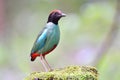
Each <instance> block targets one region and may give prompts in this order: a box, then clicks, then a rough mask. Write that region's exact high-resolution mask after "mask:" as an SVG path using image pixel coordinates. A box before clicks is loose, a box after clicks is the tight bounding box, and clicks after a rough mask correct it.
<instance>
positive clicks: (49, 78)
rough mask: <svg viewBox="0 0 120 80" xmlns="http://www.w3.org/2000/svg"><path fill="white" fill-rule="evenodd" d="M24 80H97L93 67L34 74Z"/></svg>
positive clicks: (69, 67)
mask: <svg viewBox="0 0 120 80" xmlns="http://www.w3.org/2000/svg"><path fill="white" fill-rule="evenodd" d="M24 80H98V72H97V70H96V69H95V68H94V67H86V66H68V67H65V68H61V69H55V70H53V71H50V72H34V73H31V74H30V75H29V76H28V77H26V78H25V79H24Z"/></svg>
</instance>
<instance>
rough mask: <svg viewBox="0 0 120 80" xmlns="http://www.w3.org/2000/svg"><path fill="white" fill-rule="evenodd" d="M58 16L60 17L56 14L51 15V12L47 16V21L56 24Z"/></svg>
mask: <svg viewBox="0 0 120 80" xmlns="http://www.w3.org/2000/svg"><path fill="white" fill-rule="evenodd" d="M60 18H61V17H58V16H57V15H52V14H51V15H50V16H49V17H48V21H47V23H49V22H52V23H54V24H56V25H58V21H59V19H60Z"/></svg>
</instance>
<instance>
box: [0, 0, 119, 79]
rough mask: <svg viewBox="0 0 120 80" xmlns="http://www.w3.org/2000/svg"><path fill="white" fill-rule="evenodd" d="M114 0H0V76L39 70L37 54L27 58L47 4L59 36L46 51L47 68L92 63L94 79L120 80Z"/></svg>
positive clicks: (116, 4) (22, 75) (116, 3)
mask: <svg viewBox="0 0 120 80" xmlns="http://www.w3.org/2000/svg"><path fill="white" fill-rule="evenodd" d="M119 5H120V2H119V0H118V1H117V0H0V80H23V79H24V78H25V77H26V76H27V75H29V74H30V73H32V72H36V71H37V72H40V71H43V68H42V67H41V63H40V61H39V58H37V59H36V60H35V61H34V62H31V61H30V51H31V48H32V46H33V43H34V41H35V39H36V37H37V35H38V33H39V31H41V30H42V28H43V27H44V25H45V24H46V21H47V18H48V15H49V13H50V12H51V10H54V9H60V10H62V12H64V13H66V14H67V16H66V17H65V18H62V19H61V20H60V21H59V26H60V30H61V39H60V43H59V45H58V47H57V48H56V49H55V50H54V51H53V52H51V54H48V55H47V56H46V58H47V60H48V62H49V63H50V64H51V66H52V68H61V67H65V66H68V65H80V66H83V65H86V66H95V67H96V68H97V69H98V72H99V80H120V36H119V35H120V26H119V25H120V24H119V22H120V19H119V17H120V14H119V12H120V10H119V9H120V7H119Z"/></svg>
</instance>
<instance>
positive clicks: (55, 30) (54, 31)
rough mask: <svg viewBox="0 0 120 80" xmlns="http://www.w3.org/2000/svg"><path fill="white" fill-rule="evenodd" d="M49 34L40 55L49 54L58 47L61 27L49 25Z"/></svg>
mask: <svg viewBox="0 0 120 80" xmlns="http://www.w3.org/2000/svg"><path fill="white" fill-rule="evenodd" d="M47 29H48V34H47V41H46V43H45V46H44V47H43V48H42V49H41V50H40V53H43V54H44V53H46V52H49V51H50V50H51V49H53V48H54V46H55V45H58V43H59V39H60V30H59V26H58V25H55V24H53V23H51V22H50V23H49V24H48V25H47Z"/></svg>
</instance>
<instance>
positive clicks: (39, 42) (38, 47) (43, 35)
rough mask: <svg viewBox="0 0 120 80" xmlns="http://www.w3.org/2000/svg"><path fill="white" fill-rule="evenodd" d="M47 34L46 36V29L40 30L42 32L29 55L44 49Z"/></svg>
mask: <svg viewBox="0 0 120 80" xmlns="http://www.w3.org/2000/svg"><path fill="white" fill-rule="evenodd" d="M47 34H48V31H47V29H46V28H44V29H43V30H42V32H41V33H40V34H39V35H38V37H37V39H36V41H35V43H34V45H33V48H32V50H31V54H32V53H35V52H38V51H39V50H41V49H42V48H43V47H44V45H45V44H46V41H47Z"/></svg>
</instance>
